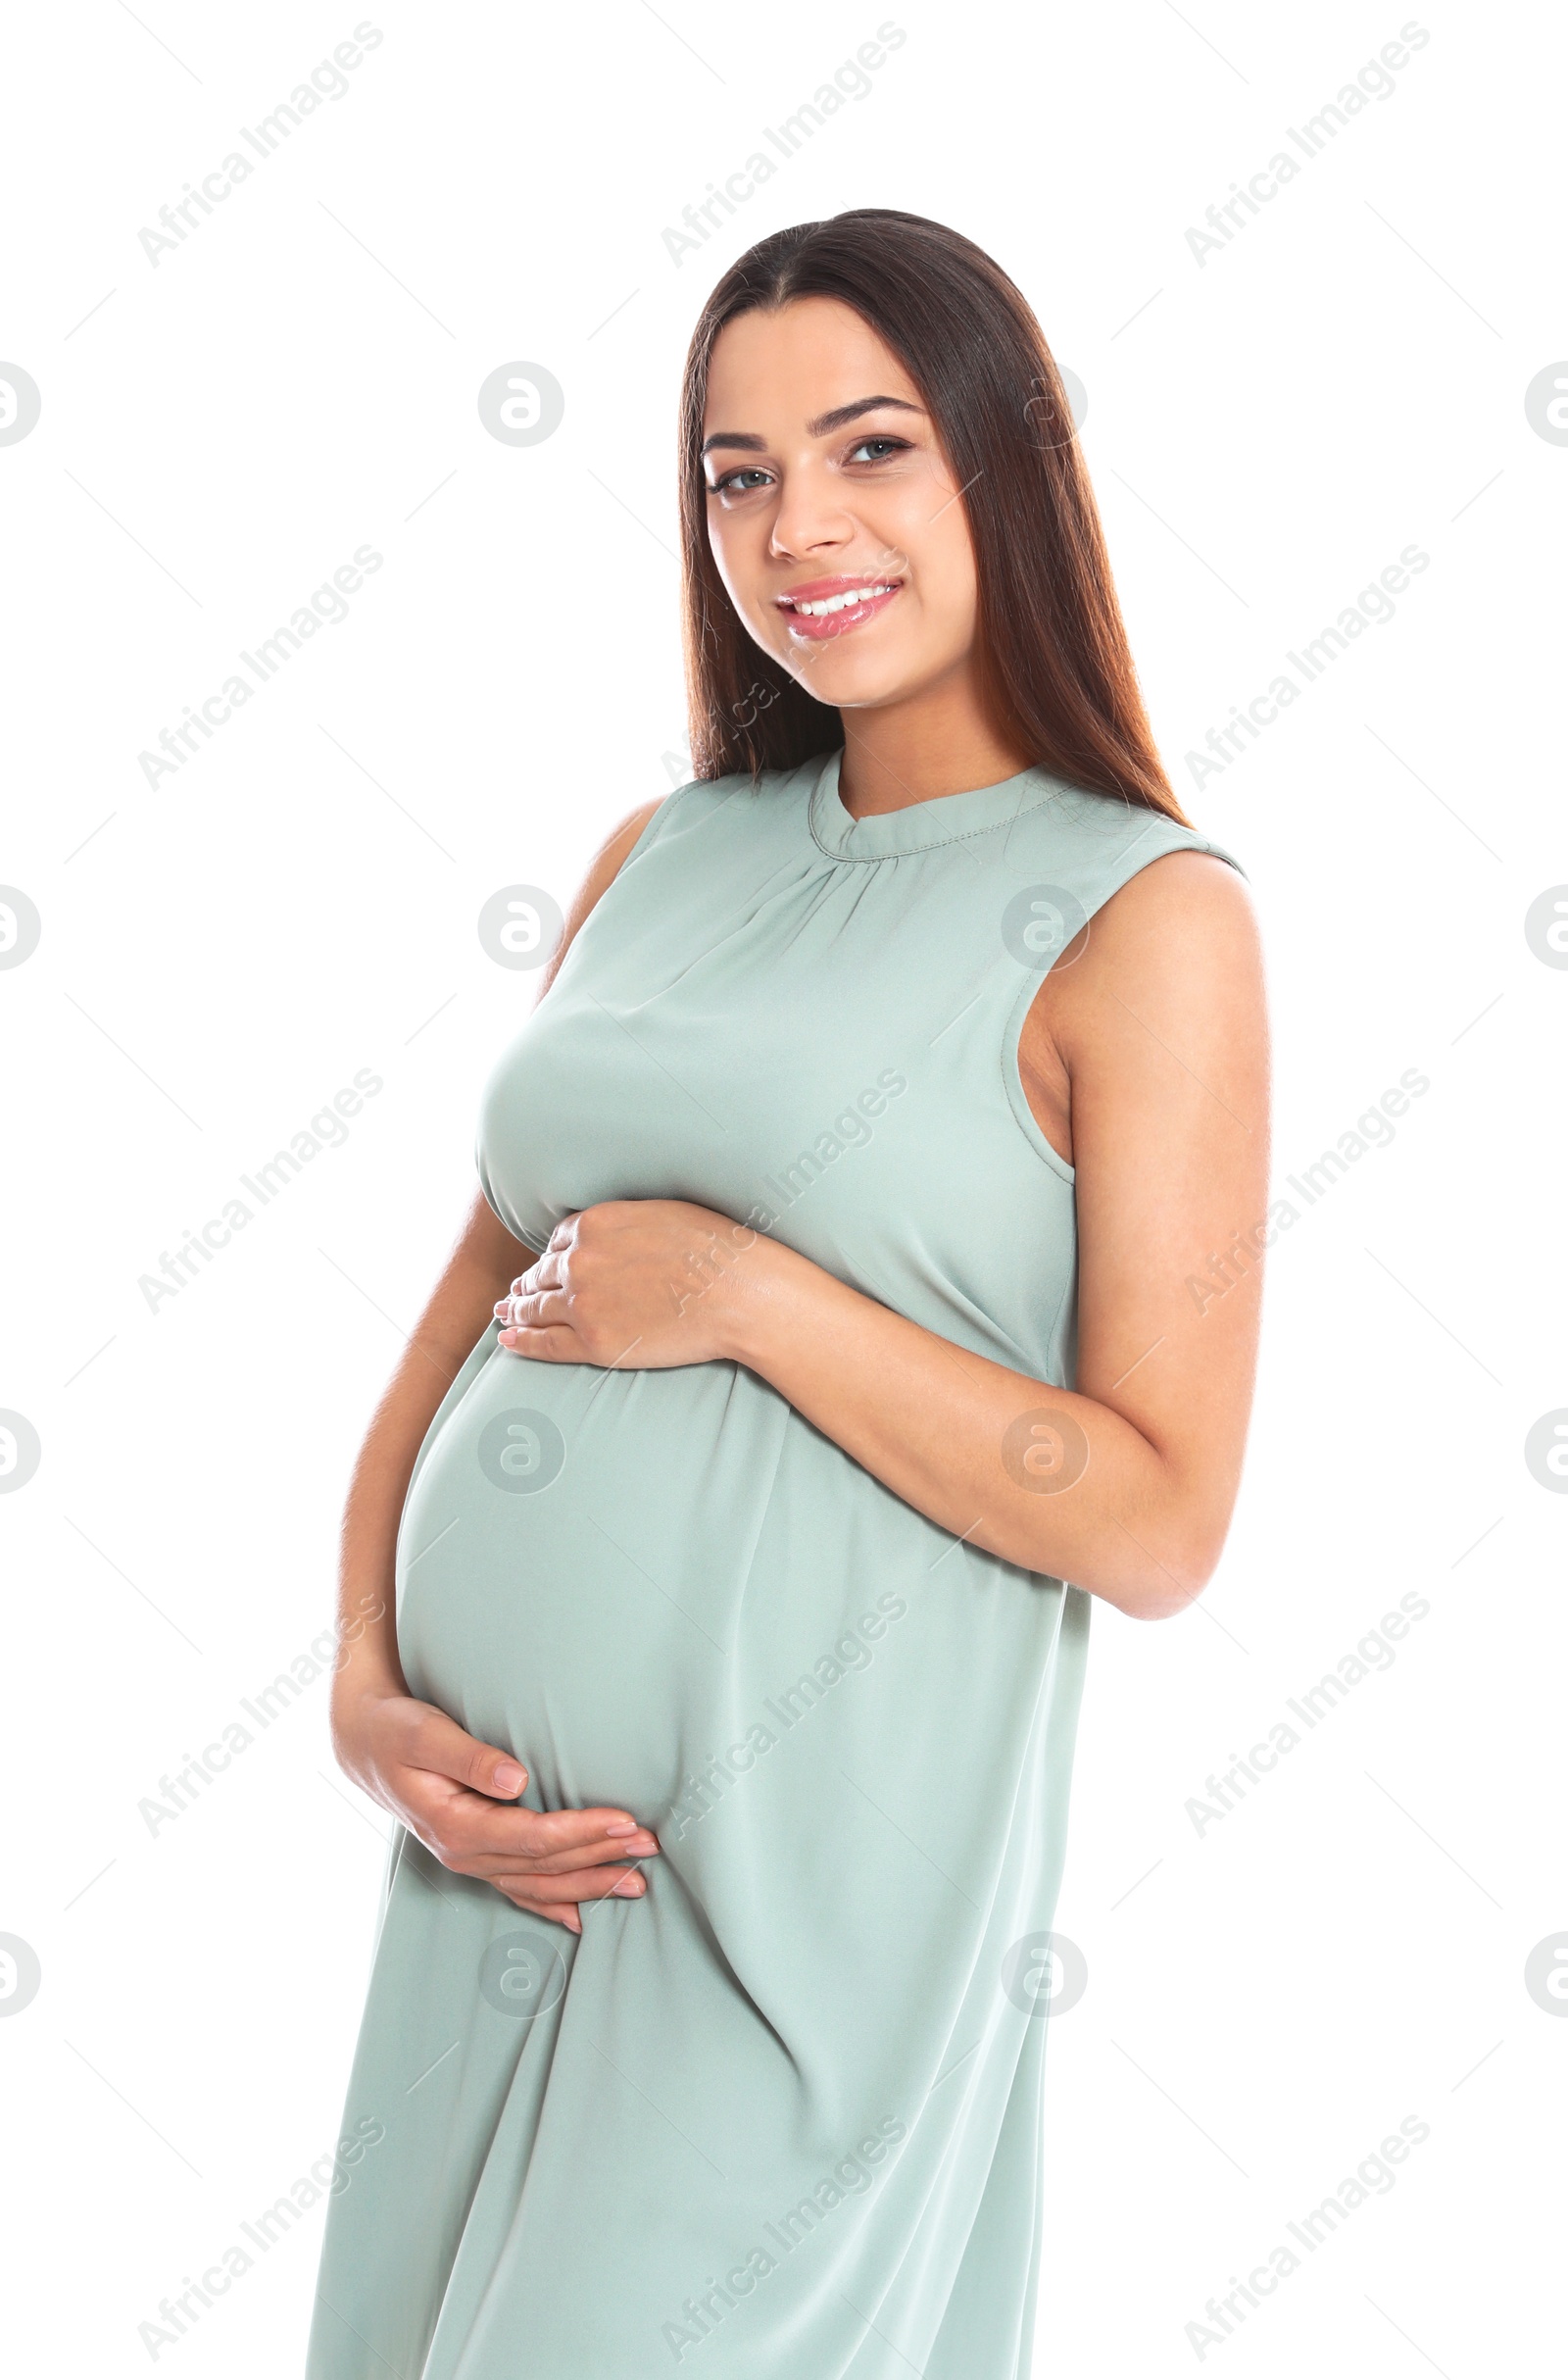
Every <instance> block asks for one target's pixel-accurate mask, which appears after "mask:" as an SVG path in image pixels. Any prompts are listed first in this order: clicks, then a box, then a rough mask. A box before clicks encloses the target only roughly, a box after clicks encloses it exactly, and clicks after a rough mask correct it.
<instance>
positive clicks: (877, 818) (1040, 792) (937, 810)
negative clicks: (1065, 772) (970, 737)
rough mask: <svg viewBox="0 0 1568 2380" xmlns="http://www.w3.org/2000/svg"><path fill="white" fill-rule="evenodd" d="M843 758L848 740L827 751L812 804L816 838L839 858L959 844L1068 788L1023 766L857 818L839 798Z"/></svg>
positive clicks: (887, 856) (893, 855)
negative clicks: (996, 779) (987, 781)
mask: <svg viewBox="0 0 1568 2380" xmlns="http://www.w3.org/2000/svg"><path fill="white" fill-rule="evenodd" d="M843 758H844V747H843V745H842V744H841V745H840V746H839V747H838V748H837V750H836V751H833V752H829V753H826V754H824V756H823V758H822V760H821V761H820V762H819V763H818V765H817V774H816V778H815V782H814V783H813V784H812V787H811V793H810V803H809V818H810V827H811V835H812V839H813V840H814V841H815V843H816V845H817V847H818V849H819V850H822V851H825V852H826V853H827V855H828V857H829V858H830V859H834V860H886V859H893V858H897V857H898V856H899V855H900V854H901V853H905V852H915V851H934V850H936V849H937V848H938V847H939V846H940V845H941V844H943V843H958V842H961V841H963V840H964V838H965V837H966V836H969V835H975V834H985V833H987V832H988V831H989V830H990V828H992V827H993V826H1005V825H1006V824H1007V823H1008V822H1009V821H1010V820H1011V819H1013V818H1019V817H1021V816H1022V815H1023V813H1024V812H1025V811H1029V810H1038V809H1039V808H1040V806H1041V804H1042V803H1043V802H1049V801H1053V800H1054V799H1055V797H1056V796H1057V795H1058V794H1059V793H1061V792H1063V791H1064V790H1065V787H1064V785H1063V781H1062V779H1061V778H1060V777H1054V776H1053V775H1052V774H1051V772H1050V771H1049V769H1039V768H1030V769H1019V770H1018V772H1017V774H1016V775H1015V776H1009V777H1004V778H1003V779H1002V781H1001V782H1000V784H996V785H976V786H973V787H971V788H970V789H969V790H968V791H967V792H965V793H943V794H936V795H934V796H932V798H931V799H930V800H928V801H921V802H908V803H907V804H906V805H905V807H904V808H903V809H902V810H881V811H876V812H873V813H872V814H871V815H870V816H869V817H867V818H852V817H851V816H850V813H849V812H848V811H847V810H846V809H845V807H844V804H843V802H842V801H841V800H840V798H839V766H840V763H841V762H842V760H843Z"/></svg>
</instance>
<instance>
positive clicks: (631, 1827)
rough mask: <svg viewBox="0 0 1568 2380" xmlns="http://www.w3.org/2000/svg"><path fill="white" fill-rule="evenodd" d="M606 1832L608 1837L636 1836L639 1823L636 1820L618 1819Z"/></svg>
mask: <svg viewBox="0 0 1568 2380" xmlns="http://www.w3.org/2000/svg"><path fill="white" fill-rule="evenodd" d="M605 1832H606V1834H607V1835H634V1834H635V1833H636V1832H637V1821H636V1819H635V1818H617V1819H616V1820H615V1821H614V1823H613V1825H612V1826H607V1827H606V1828H605Z"/></svg>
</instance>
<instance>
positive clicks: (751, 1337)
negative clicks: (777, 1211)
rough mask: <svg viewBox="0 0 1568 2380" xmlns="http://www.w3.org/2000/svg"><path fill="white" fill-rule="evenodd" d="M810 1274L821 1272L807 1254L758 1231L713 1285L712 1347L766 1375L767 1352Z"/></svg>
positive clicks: (801, 1296)
mask: <svg viewBox="0 0 1568 2380" xmlns="http://www.w3.org/2000/svg"><path fill="white" fill-rule="evenodd" d="M813 1276H814V1277H816V1278H817V1279H821V1278H822V1277H823V1275H822V1273H821V1268H820V1266H818V1265H816V1264H812V1263H811V1261H810V1259H809V1257H804V1256H800V1255H798V1254H797V1252H796V1251H795V1250H794V1249H793V1248H786V1247H785V1246H784V1244H783V1242H782V1241H781V1240H772V1239H769V1238H768V1237H767V1235H766V1233H765V1232H761V1231H760V1232H758V1233H757V1234H756V1236H755V1237H754V1238H753V1240H752V1241H751V1242H750V1244H749V1245H748V1246H747V1247H745V1248H743V1249H741V1250H740V1252H739V1253H738V1254H737V1256H736V1258H735V1260H734V1262H733V1263H731V1264H726V1265H725V1266H724V1268H723V1272H722V1274H721V1276H720V1280H719V1283H718V1284H717V1285H716V1286H717V1295H718V1304H717V1307H716V1309H715V1312H714V1314H713V1318H712V1324H711V1327H712V1329H713V1331H714V1335H715V1336H716V1338H717V1340H718V1342H719V1345H718V1351H717V1352H718V1353H719V1354H720V1355H721V1356H722V1357H723V1358H724V1359H725V1360H726V1361H727V1362H729V1363H731V1364H745V1365H746V1367H747V1369H748V1370H750V1371H755V1372H758V1373H759V1374H760V1376H761V1377H762V1378H763V1379H764V1380H765V1379H767V1378H768V1377H769V1373H768V1359H769V1355H770V1353H771V1351H772V1350H773V1349H775V1348H776V1347H777V1346H778V1344H779V1341H780V1335H781V1333H782V1332H783V1331H784V1330H785V1329H787V1327H788V1326H789V1323H790V1321H791V1319H792V1317H794V1316H796V1315H797V1314H798V1311H799V1307H800V1304H801V1302H802V1300H803V1299H804V1298H806V1297H808V1296H809V1291H810V1282H811V1278H812V1277H813Z"/></svg>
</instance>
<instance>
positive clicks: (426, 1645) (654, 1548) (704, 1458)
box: [398, 1350, 912, 1810]
mask: <svg viewBox="0 0 1568 2380" xmlns="http://www.w3.org/2000/svg"><path fill="white" fill-rule="evenodd" d="M802 1428H803V1425H802V1424H801V1423H800V1422H799V1421H798V1419H796V1417H795V1416H794V1415H792V1413H791V1412H790V1409H789V1407H788V1406H787V1405H785V1404H784V1402H783V1401H782V1399H780V1398H779V1397H777V1396H776V1395H775V1394H774V1392H773V1391H772V1390H771V1389H769V1388H767V1387H766V1386H765V1385H764V1384H763V1383H762V1382H760V1381H759V1380H758V1379H757V1378H756V1376H755V1375H754V1374H752V1373H750V1372H746V1371H742V1370H740V1369H739V1368H738V1367H737V1366H735V1365H733V1364H693V1365H687V1366H684V1367H682V1368H680V1369H678V1370H670V1371H625V1372H609V1371H600V1370H597V1369H594V1368H592V1367H590V1366H587V1365H577V1364H539V1363H534V1362H531V1361H529V1360H527V1359H525V1358H518V1357H515V1356H512V1355H508V1354H506V1353H504V1352H503V1351H500V1350H497V1351H495V1352H494V1353H492V1355H491V1356H490V1357H489V1359H488V1360H487V1361H486V1362H485V1363H484V1364H483V1365H482V1367H481V1368H480V1370H479V1371H478V1372H477V1374H476V1376H475V1377H474V1379H473V1380H472V1381H471V1382H470V1384H469V1386H468V1388H467V1390H466V1394H465V1395H464V1396H463V1398H462V1399H461V1401H460V1402H459V1403H458V1404H457V1405H456V1406H455V1407H454V1408H453V1409H452V1411H451V1412H450V1413H448V1414H447V1416H446V1418H445V1420H444V1421H443V1422H442V1424H441V1426H440V1428H439V1430H438V1432H437V1433H436V1435H435V1437H434V1438H433V1440H431V1441H430V1442H429V1443H428V1444H427V1445H426V1448H425V1450H424V1453H423V1458H422V1461H421V1463H420V1466H419V1470H418V1475H417V1478H416V1480H415V1482H414V1485H413V1487H412V1488H411V1490H410V1493H409V1496H408V1499H407V1502H406V1505H405V1508H404V1513H403V1522H402V1527H401V1531H400V1535H399V1546H398V1639H399V1648H400V1652H401V1655H402V1660H403V1664H404V1670H405V1674H406V1675H407V1677H408V1680H409V1685H410V1688H411V1691H412V1692H414V1693H415V1694H417V1695H419V1696H420V1697H421V1698H423V1699H424V1700H426V1701H428V1702H432V1703H435V1704H437V1705H438V1706H439V1707H440V1708H441V1709H442V1710H444V1711H449V1712H450V1713H451V1714H452V1716H453V1717H454V1718H456V1719H458V1720H459V1721H460V1722H461V1724H462V1725H464V1726H465V1727H466V1728H467V1729H468V1730H469V1731H470V1733H472V1734H474V1735H476V1736H479V1737H481V1738H482V1739H483V1740H484V1741H485V1742H487V1743H493V1744H498V1745H501V1746H503V1747H504V1748H506V1749H508V1750H510V1751H513V1752H514V1753H515V1755H516V1756H517V1758H518V1759H520V1760H523V1761H524V1762H525V1763H526V1764H527V1766H528V1768H529V1770H530V1772H531V1776H532V1781H533V1786H534V1787H537V1788H538V1792H539V1795H540V1796H542V1799H543V1803H544V1806H545V1807H546V1808H559V1807H566V1806H573V1805H580V1804H582V1803H595V1802H625V1803H626V1804H627V1805H628V1807H630V1808H632V1809H633V1810H636V1809H638V1808H639V1806H641V1807H643V1808H647V1807H650V1806H651V1805H652V1804H653V1803H655V1802H660V1801H662V1802H667V1801H668V1800H669V1799H670V1798H671V1797H672V1795H673V1793H674V1792H675V1791H676V1790H677V1789H678V1782H679V1779H680V1777H681V1775H682V1774H683V1771H684V1768H685V1766H686V1765H688V1764H689V1762H690V1760H692V1759H694V1758H699V1757H701V1755H702V1753H703V1752H704V1750H705V1749H706V1746H707V1740H708V1738H709V1737H710V1736H711V1732H712V1729H713V1727H714V1726H715V1725H717V1724H718V1722H719V1717H720V1716H721V1714H722V1710H723V1706H724V1704H725V1701H726V1699H727V1698H728V1697H729V1696H730V1695H731V1694H732V1693H733V1691H734V1687H735V1682H736V1666H735V1658H734V1657H735V1655H736V1653H737V1651H738V1646H737V1636H738V1633H739V1632H741V1631H743V1629H744V1632H745V1633H746V1634H747V1635H748V1636H749V1638H750V1639H751V1641H752V1649H753V1651H754V1653H757V1654H758V1656H759V1658H761V1659H762V1660H763V1662H764V1666H765V1662H766V1655H765V1650H764V1647H765V1640H766V1638H767V1635H768V1632H769V1617H768V1611H767V1610H766V1609H765V1608H760V1604H761V1607H766V1606H768V1605H773V1606H776V1605H777V1602H778V1597H777V1595H776V1593H772V1592H770V1591H769V1592H766V1593H764V1594H763V1595H762V1597H761V1599H760V1604H759V1596H758V1590H759V1588H760V1586H761V1585H762V1581H760V1579H759V1578H758V1576H757V1575H756V1569H757V1564H758V1561H759V1556H760V1552H761V1548H762V1542H763V1540H764V1539H769V1540H771V1539H772V1538H773V1536H774V1535H775V1531H774V1530H773V1529H772V1528H770V1527H769V1525H768V1522H769V1512H770V1507H771V1505H772V1502H773V1499H774V1494H775V1489H776V1485H777V1479H778V1473H779V1468H780V1461H781V1456H782V1453H783V1449H784V1444H785V1440H786V1438H787V1436H788V1435H789V1434H790V1432H791V1431H792V1430H794V1431H797V1432H798V1431H800V1430H801V1429H802ZM810 1435H811V1436H812V1438H813V1440H814V1442H815V1445H816V1447H817V1448H818V1449H820V1450H821V1451H822V1452H823V1453H824V1454H827V1455H830V1456H831V1458H832V1461H833V1463H834V1465H835V1466H842V1467H843V1468H844V1469H845V1470H847V1471H848V1472H851V1473H853V1474H854V1475H855V1476H856V1477H857V1478H858V1479H860V1480H862V1481H865V1484H866V1486H868V1487H869V1486H871V1484H872V1483H871V1482H869V1481H867V1480H865V1474H864V1473H862V1472H858V1469H857V1467H856V1466H855V1465H853V1464H851V1463H848V1459H847V1458H845V1457H843V1456H842V1455H840V1454H839V1452H838V1450H837V1449H836V1448H829V1447H828V1446H827V1443H826V1441H823V1440H821V1439H816V1438H815V1433H810ZM876 1492H877V1493H878V1494H880V1491H876ZM900 1509H901V1510H902V1509H904V1508H900ZM911 1517H912V1516H911ZM786 1534H787V1532H786ZM763 1566H764V1568H765V1569H771V1568H772V1567H773V1562H772V1561H771V1559H770V1558H768V1557H765V1556H764V1557H763ZM817 1574H818V1581H819V1586H820V1588H823V1589H825V1590H826V1592H827V1596H828V1601H829V1603H830V1604H831V1603H832V1601H833V1590H832V1586H831V1583H830V1582H829V1581H828V1580H826V1579H823V1578H821V1575H820V1571H819V1570H818V1573H817ZM749 1589H750V1591H751V1593H750V1598H749V1594H748V1590H749ZM749 1602H750V1615H749V1614H748V1603H749ZM796 1616H797V1617H798V1616H799V1614H798V1612H797V1614H796ZM828 1616H829V1614H828V1613H827V1612H824V1613H823V1620H824V1623H825V1622H826V1620H827V1618H828ZM773 1617H774V1620H775V1621H776V1620H777V1619H778V1617H779V1614H778V1613H777V1612H776V1611H775V1612H774V1614H773ZM753 1619H755V1622H756V1624H755V1625H753V1624H751V1622H752V1620H753ZM818 1632H820V1631H818ZM780 1658H787V1657H785V1656H783V1655H782V1654H781V1657H780ZM700 1736H701V1737H703V1738H704V1741H703V1742H701V1743H696V1738H697V1737H700ZM694 1743H695V1751H694V1750H693V1745H694ZM528 1798H529V1800H530V1801H533V1800H534V1799H535V1795H534V1792H533V1791H532V1790H531V1789H530V1793H529V1796H528Z"/></svg>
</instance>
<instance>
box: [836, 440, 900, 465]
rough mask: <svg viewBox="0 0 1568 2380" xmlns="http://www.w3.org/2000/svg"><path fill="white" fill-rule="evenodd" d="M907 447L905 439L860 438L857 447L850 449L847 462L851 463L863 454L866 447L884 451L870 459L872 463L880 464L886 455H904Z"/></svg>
mask: <svg viewBox="0 0 1568 2380" xmlns="http://www.w3.org/2000/svg"><path fill="white" fill-rule="evenodd" d="M908 445H909V442H908V440H907V438H862V439H861V440H860V442H859V444H858V446H853V447H851V449H850V452H849V456H848V458H847V460H848V461H849V462H851V463H853V462H854V461H855V458H856V456H857V455H861V454H864V452H865V450H866V448H867V447H868V446H880V447H881V448H882V449H883V450H884V451H883V453H882V454H880V455H873V456H872V457H871V458H870V459H871V461H872V462H873V463H882V462H885V461H886V459H887V457H888V455H900V454H907V452H908Z"/></svg>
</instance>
